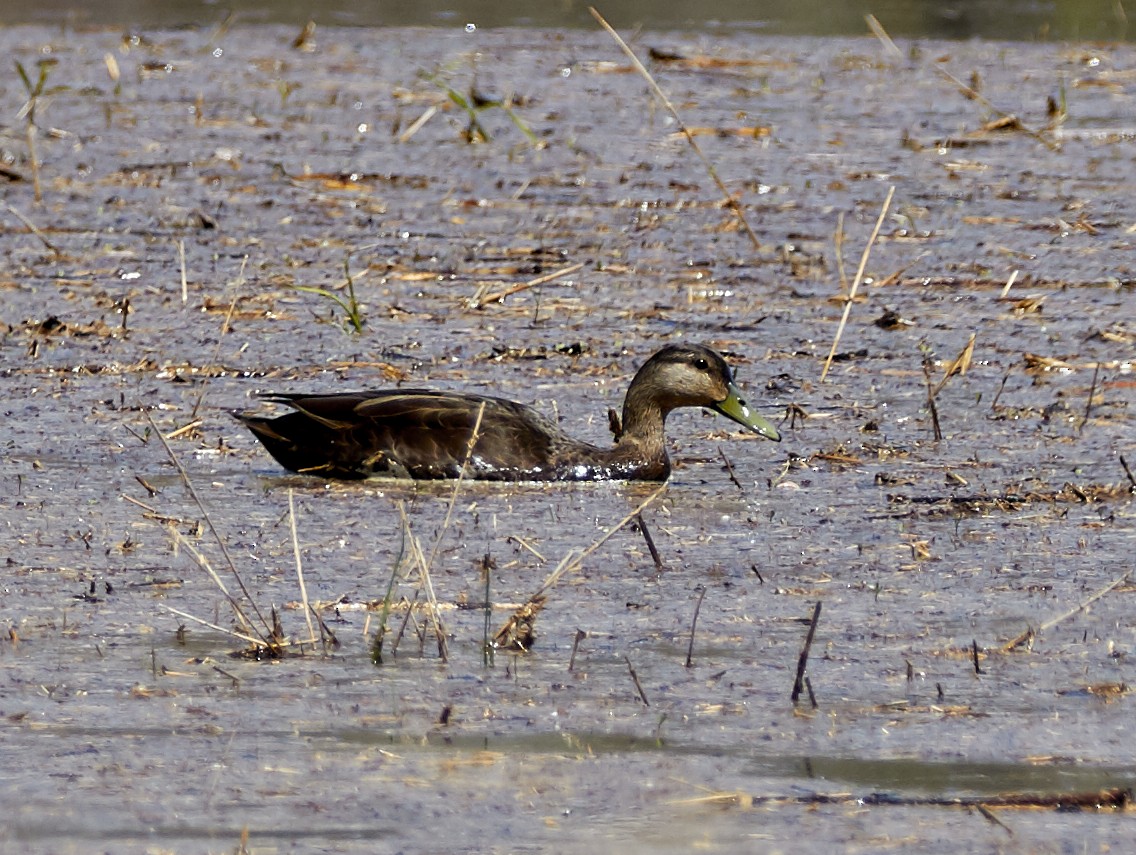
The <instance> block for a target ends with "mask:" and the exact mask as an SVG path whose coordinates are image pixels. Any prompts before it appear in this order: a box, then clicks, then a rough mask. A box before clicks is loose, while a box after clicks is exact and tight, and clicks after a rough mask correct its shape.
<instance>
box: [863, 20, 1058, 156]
mask: <svg viewBox="0 0 1136 855" xmlns="http://www.w3.org/2000/svg"><path fill="white" fill-rule="evenodd" d="M864 19H865V21H866V22H867V24H868V29H870V30H871V31H872V34H873V35H874V36H875V37H876V38H877V39H879V40H880V42H881V43H882V44H883V46H884V47H885V48H886V49H887V51H888V53H890V54H891V55H892V56H893V57H894V58H896V59H902V58H903V53H902V52H901V51H900V50H899V48H898V47H897V46H896V44H895V42H894V41H892V39H891V36H889V35H888V34H887V30H885V29H884V28H883V25H882V24H881V23H880V22H879V20H878V19H877V18H876V16H875V15H865V16H864ZM931 68H932V69H933V70H934V71H935V73H936V74H938V75H939V76H940V77H943V78H945V79H946V80H949V81H950V82H951V83H952V84H954V86H955V87H956V88H957V89H958V90H959V92H961V93H962V94H963V96H965V97H966V98H968V99H969V100H971V101H977V102H978V103H979V104H981V105H982V106H983V107H985V108H986V109H987V110H989V111H990V112H991V113H995V114H997V116H998V117H999V122H998V125H997V126H998V128H1000V129H1001V128H1014V129H1016V130H1021V131H1023V132H1024V133H1026V134H1029V135H1030V136H1031V137H1033V138H1034V139H1035V140H1037V141H1038V142H1040V143H1041V144H1042V145H1044V146H1045V147H1046V148H1048V149H1049V150H1050V151H1057V150H1058V149H1059V148H1060V146H1058V145H1057V143H1055V142H1054V141H1053V140H1051V139H1050V138H1049V137H1047V136H1046V135H1045V134H1043V133H1042V132H1041V131H1037V130H1034V129H1033V128H1031V127H1029V126H1028V125H1026V124H1025V123H1024V122H1022V120H1021V119H1019V118H1018V117H1017V116H1015V115H1014V114H1013V113H1009V112H1007V111H1005V110H1003V109H1001V108H999V107H996V106H994V104H993V103H991V102H990V101H989V100H988V99H987V98H986V97H985V96H984V95H982V93H980V92H978V91H977V90H976V89H975V88H974V87H973V86H967V85H966V84H965V83H963V82H962V81H961V80H959V79H958V78H957V77H955V76H954V75H953V74H951V73H950V72H949V71H947V70H946V69H945V68H943V67H942V66H941V65H939V64H937V63H936V64H934V65H932V66H931Z"/></svg>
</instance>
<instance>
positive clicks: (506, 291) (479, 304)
mask: <svg viewBox="0 0 1136 855" xmlns="http://www.w3.org/2000/svg"><path fill="white" fill-rule="evenodd" d="M583 267H584V262H582V261H580V262H577V263H576V264H570V265H568V266H567V267H562V268H560V269H559V270H554V271H552V272H551V273H545V274H544V275H543V276H538V277H536V278H535V279H530V280H529V281H527V282H519V283H517V284H514V285H510V286H508V287H507V288H502V289H501V290H500V291H494V292H492V293H489V294H487V293H485V289H486V288H487V287H488V285H483V286H481V287H480V288H478V289H477V293H475V294H474V295H473V296H472V297H470V298H469V300H467V301H466V307H467V308H470V309H484V308H485V307H486V306H488V305H489V304H490V303H500V302H501V301H502V300H504V299H505V298H506V297H511V296H513V295H514V294H519V293H520V292H521V291H527V290H529V289H530V288H535V287H537V286H538V285H543V284H545V283H546V282H552V281H554V280H556V279H559V278H560V277H562V276H568V275H570V274H572V273H575V272H576V271H578V270H581V269H582V268H583Z"/></svg>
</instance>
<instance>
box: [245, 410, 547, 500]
mask: <svg viewBox="0 0 1136 855" xmlns="http://www.w3.org/2000/svg"><path fill="white" fill-rule="evenodd" d="M265 398H266V400H269V401H273V402H276V403H281V404H287V405H288V406H290V407H292V408H293V410H295V412H292V413H288V414H287V415H284V416H280V417H278V418H273V419H263V418H257V417H253V416H238V418H240V419H241V420H242V421H243V422H244V423H245V424H246V425H248V427H249V428H250V429H251V430H252V431H253V432H254V433H255V434H256V435H257V437H258V438H259V439H260V440H261V442H263V443H264V445H265V447H266V448H267V449H268V450H269V452H270V453H271V454H272V455H273V457H275V458H276V459H277V461H279V462H280V463H281V464H282V465H283V466H285V467H286V468H288V469H292V470H294V471H298V472H309V473H311V474H321V475H328V476H332V477H337V478H366V477H369V476H371V475H382V474H388V475H394V476H401V477H410V478H456V477H458V475H459V474H460V472H461V469H462V465H463V463H464V462H465V460H466V457H467V454H469V443H470V438H471V436H472V435H473V432H474V427H475V425H477V423H478V414H479V412H481V422H480V425H479V426H478V427H477V442H476V445H475V446H474V449H473V453H472V455H471V456H470V460H469V466H470V469H469V471H468V473H467V474H468V475H469V477H474V478H486V479H500V480H520V479H527V478H536V479H539V478H542V477H544V478H547V477H549V475H547V474H543V475H542V473H544V472H546V471H547V470H548V468H549V465H550V454H551V450H552V449H553V448H554V447H557V446H559V445H560V444H561V443H562V442H563V441H565V439H566V438H565V437H563V435H562V434H561V433H560V432H559V430H558V429H557V428H556V426H555V425H554V424H553V423H552V422H551V421H549V420H548V419H546V418H545V417H544V416H542V415H541V414H540V413H538V412H536V411H535V410H533V409H532V408H530V407H526V406H524V405H523V404H518V403H515V402H513V401H507V400H504V399H502V398H492V397H487V396H480V395H464V394H457V393H450V392H436V391H430V390H425V389H398V390H391V391H374V392H357V393H355V392H353V393H347V394H337V395H292V394H284V395H278V394H274V395H267V396H265ZM482 407H484V411H483V412H482Z"/></svg>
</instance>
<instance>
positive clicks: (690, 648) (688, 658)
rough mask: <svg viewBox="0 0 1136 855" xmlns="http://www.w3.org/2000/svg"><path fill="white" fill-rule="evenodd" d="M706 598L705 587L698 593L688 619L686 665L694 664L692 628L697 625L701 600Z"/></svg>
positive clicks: (688, 666) (691, 665)
mask: <svg viewBox="0 0 1136 855" xmlns="http://www.w3.org/2000/svg"><path fill="white" fill-rule="evenodd" d="M704 599H706V588H703V589H702V592H701V593H700V594H699V595H698V602H697V603H695V605H694V617H692V618H691V619H690V643H689V644H687V645H686V667H687V668H691V667H693V666H694V660H693V658H692V657H693V655H694V628H695V627H696V626H697V625H698V613H699V612H700V611H702V601H703V600H704Z"/></svg>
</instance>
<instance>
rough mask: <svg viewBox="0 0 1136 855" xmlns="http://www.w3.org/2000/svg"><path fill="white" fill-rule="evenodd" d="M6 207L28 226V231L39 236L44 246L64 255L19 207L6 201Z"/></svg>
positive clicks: (57, 254) (58, 254) (56, 253)
mask: <svg viewBox="0 0 1136 855" xmlns="http://www.w3.org/2000/svg"><path fill="white" fill-rule="evenodd" d="M4 207H5V208H7V209H8V213H10V214H11V215H12V216H13V217H15V218H16V219H17V220H19V221H20V222H21V223H23V224H24V225H25V226H27V229H28V231H29V232H31V233H32V234H33V235H35V236H36V237H37V238H39V239H40V242H41V243H42V244H43V245H44V246H46V247H47V248H48V249H49V250H51V251H52V252H53V253H54V254H55V255H56V256H60V255H63V253H62V252H60V251H59V247H57V246H56V245H55V244H53V243H52V242H51V241H49V240H48V239H47V235H45V234H44V233H43V232H41V231H40V230H39V229H38V228H37V227H36V224H35V223H33V222H32V221H31V220H29V219H28V218H27V217H25V216H24V215H23V214H22V213H20V212H19V211H18V210H17V209H15V208H13V207H12V206H11V205H9V204H8V203H7V202H5V203H4Z"/></svg>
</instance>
